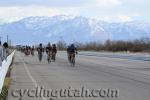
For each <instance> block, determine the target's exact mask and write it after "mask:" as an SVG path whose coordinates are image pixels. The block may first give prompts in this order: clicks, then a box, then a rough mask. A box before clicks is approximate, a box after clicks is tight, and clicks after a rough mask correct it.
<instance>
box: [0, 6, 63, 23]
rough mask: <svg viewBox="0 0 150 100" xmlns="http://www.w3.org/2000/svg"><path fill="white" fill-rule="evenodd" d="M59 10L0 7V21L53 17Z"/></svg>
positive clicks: (30, 7)
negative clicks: (30, 17) (31, 17)
mask: <svg viewBox="0 0 150 100" xmlns="http://www.w3.org/2000/svg"><path fill="white" fill-rule="evenodd" d="M59 12H60V11H59V10H57V9H51V8H48V7H40V6H29V7H0V19H3V20H5V21H14V20H18V19H21V18H24V17H29V16H53V15H56V14H59Z"/></svg>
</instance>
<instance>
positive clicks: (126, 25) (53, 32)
mask: <svg viewBox="0 0 150 100" xmlns="http://www.w3.org/2000/svg"><path fill="white" fill-rule="evenodd" d="M6 35H8V36H9V38H10V39H11V40H12V41H13V43H15V44H30V43H32V44H37V43H39V42H41V43H45V42H57V41H59V40H64V41H65V42H67V43H71V42H90V41H105V40H107V39H111V40H133V39H139V38H143V37H149V38H150V23H145V22H140V21H132V22H120V23H110V22H106V21H102V20H98V19H92V18H86V17H81V16H66V15H58V16H53V17H44V16H43V17H27V18H24V19H21V20H18V21H15V22H11V23H3V24H2V23H1V24H0V36H1V37H6Z"/></svg>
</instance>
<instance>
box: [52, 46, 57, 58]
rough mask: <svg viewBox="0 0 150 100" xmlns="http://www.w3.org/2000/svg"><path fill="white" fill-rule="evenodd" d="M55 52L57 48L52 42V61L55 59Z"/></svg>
mask: <svg viewBox="0 0 150 100" xmlns="http://www.w3.org/2000/svg"><path fill="white" fill-rule="evenodd" d="M56 53H57V48H56V45H55V44H53V45H52V60H53V61H55V60H56Z"/></svg>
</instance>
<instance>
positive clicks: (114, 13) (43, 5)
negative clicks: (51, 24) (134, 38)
mask: <svg viewBox="0 0 150 100" xmlns="http://www.w3.org/2000/svg"><path fill="white" fill-rule="evenodd" d="M149 10H150V0H0V21H15V20H19V19H21V18H24V17H29V16H54V15H59V14H61V15H62V14H65V15H75V16H76V15H77V16H84V17H91V18H97V19H100V20H104V21H108V22H126V21H134V20H139V21H141V20H142V21H145V22H150V13H149Z"/></svg>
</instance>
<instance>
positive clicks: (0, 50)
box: [0, 41, 3, 67]
mask: <svg viewBox="0 0 150 100" xmlns="http://www.w3.org/2000/svg"><path fill="white" fill-rule="evenodd" d="M2 62H3V47H2V45H1V41H0V67H1V66H2Z"/></svg>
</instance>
